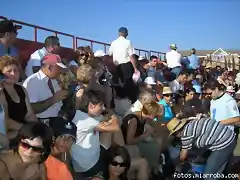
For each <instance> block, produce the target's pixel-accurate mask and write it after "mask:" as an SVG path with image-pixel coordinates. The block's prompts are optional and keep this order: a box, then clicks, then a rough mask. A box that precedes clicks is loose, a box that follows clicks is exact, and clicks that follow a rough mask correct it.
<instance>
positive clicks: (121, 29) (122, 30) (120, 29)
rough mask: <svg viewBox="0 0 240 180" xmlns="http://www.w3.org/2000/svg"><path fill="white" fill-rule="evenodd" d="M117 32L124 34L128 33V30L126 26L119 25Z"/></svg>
mask: <svg viewBox="0 0 240 180" xmlns="http://www.w3.org/2000/svg"><path fill="white" fill-rule="evenodd" d="M118 32H120V33H124V34H128V30H127V28H125V27H120V28H119V30H118Z"/></svg>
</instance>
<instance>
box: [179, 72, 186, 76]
mask: <svg viewBox="0 0 240 180" xmlns="http://www.w3.org/2000/svg"><path fill="white" fill-rule="evenodd" d="M181 75H186V76H188V72H187V71H181V72H180V73H179V75H178V76H181Z"/></svg>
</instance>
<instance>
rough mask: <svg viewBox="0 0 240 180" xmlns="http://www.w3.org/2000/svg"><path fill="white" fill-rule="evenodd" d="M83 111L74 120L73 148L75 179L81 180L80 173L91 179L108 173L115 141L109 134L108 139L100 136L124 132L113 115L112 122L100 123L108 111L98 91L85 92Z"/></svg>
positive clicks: (82, 104) (78, 112)
mask: <svg viewBox="0 0 240 180" xmlns="http://www.w3.org/2000/svg"><path fill="white" fill-rule="evenodd" d="M79 109H80V110H77V111H76V114H75V117H74V118H73V120H72V121H73V123H75V124H76V126H77V140H76V143H75V144H74V145H73V146H72V147H71V157H72V163H73V168H74V171H75V172H76V177H75V178H76V179H78V176H79V175H78V174H80V172H82V173H83V174H84V176H85V177H87V178H89V177H93V176H94V175H96V174H99V173H101V174H102V175H104V174H105V171H106V170H107V169H106V166H105V161H106V159H105V158H106V157H105V154H106V150H107V149H108V148H109V147H110V146H111V142H112V141H111V134H109V133H106V136H104V137H102V134H101V138H100V136H99V133H100V132H102V133H103V132H118V131H120V127H119V124H118V120H117V117H116V116H115V115H112V116H111V117H110V119H109V120H108V121H105V120H104V121H102V122H101V121H100V120H97V119H98V118H97V117H100V116H101V114H102V112H103V110H104V105H103V102H102V101H101V99H100V98H99V95H97V93H95V92H94V91H88V92H84V94H83V97H82V103H81V107H80V108H79ZM109 135H110V136H109ZM104 138H105V139H104ZM100 139H101V143H100Z"/></svg>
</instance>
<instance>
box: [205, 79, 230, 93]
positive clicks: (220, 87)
mask: <svg viewBox="0 0 240 180" xmlns="http://www.w3.org/2000/svg"><path fill="white" fill-rule="evenodd" d="M216 88H218V90H219V91H225V89H226V87H225V86H224V85H223V84H220V83H219V82H218V81H217V80H212V81H209V82H208V83H207V84H205V85H204V89H205V90H206V89H211V90H215V89H216Z"/></svg>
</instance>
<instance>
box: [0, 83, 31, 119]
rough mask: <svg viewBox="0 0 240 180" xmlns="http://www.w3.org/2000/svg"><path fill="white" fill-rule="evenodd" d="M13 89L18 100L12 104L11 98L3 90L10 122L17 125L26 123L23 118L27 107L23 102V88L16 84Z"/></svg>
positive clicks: (24, 95) (24, 96)
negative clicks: (15, 122) (17, 123)
mask: <svg viewBox="0 0 240 180" xmlns="http://www.w3.org/2000/svg"><path fill="white" fill-rule="evenodd" d="M14 89H15V90H16V92H17V94H18V96H19V98H20V102H19V103H16V102H14V101H13V100H12V98H11V97H10V96H9V94H8V92H7V91H6V89H3V92H4V95H5V98H6V100H7V103H8V115H9V118H11V119H12V120H14V121H17V122H19V123H26V121H25V116H26V114H27V105H26V102H25V98H26V94H25V92H24V90H23V88H22V87H21V86H20V85H18V84H15V85H14Z"/></svg>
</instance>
